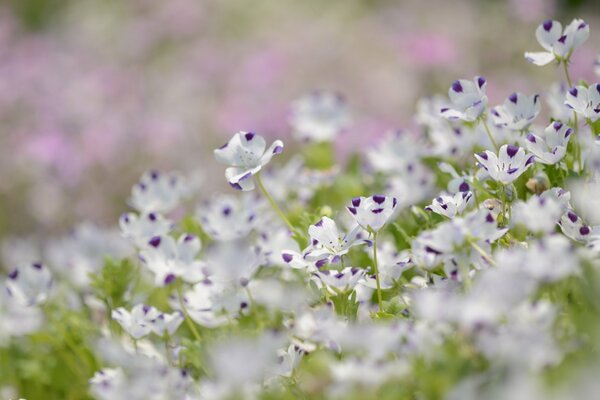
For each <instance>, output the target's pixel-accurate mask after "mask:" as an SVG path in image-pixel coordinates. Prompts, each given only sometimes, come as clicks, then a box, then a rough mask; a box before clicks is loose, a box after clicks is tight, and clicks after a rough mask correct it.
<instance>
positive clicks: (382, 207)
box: [346, 194, 398, 232]
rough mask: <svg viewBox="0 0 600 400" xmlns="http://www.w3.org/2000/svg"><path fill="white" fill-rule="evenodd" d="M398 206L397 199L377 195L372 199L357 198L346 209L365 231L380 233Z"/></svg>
mask: <svg viewBox="0 0 600 400" xmlns="http://www.w3.org/2000/svg"><path fill="white" fill-rule="evenodd" d="M397 204H398V202H397V200H396V198H395V197H389V196H382V195H377V194H376V195H373V196H371V197H355V198H354V199H352V204H351V205H349V206H348V207H346V208H347V209H348V211H349V212H350V214H352V215H353V216H354V219H355V220H356V222H357V223H358V225H360V226H361V227H362V228H363V229H365V230H367V231H369V232H378V231H380V230H381V228H383V227H384V226H385V224H386V223H387V222H388V221H389V220H390V218H391V217H392V215H393V214H394V211H395V209H396V206H397Z"/></svg>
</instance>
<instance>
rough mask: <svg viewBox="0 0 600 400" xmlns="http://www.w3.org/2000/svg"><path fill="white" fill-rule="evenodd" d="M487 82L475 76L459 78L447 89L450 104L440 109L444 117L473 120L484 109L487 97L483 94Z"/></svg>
mask: <svg viewBox="0 0 600 400" xmlns="http://www.w3.org/2000/svg"><path fill="white" fill-rule="evenodd" d="M486 85H487V82H486V80H485V78H484V77H482V76H476V77H475V78H474V79H473V81H469V80H466V79H459V80H457V81H455V82H454V83H453V84H452V86H450V89H448V97H450V101H451V102H452V105H451V106H450V107H443V108H442V109H441V110H440V113H441V115H442V116H443V117H444V118H447V119H450V120H457V119H460V120H463V121H475V120H476V119H477V118H479V117H480V116H481V115H482V114H483V112H484V111H485V107H486V105H487V101H488V98H487V96H486V94H485V88H486Z"/></svg>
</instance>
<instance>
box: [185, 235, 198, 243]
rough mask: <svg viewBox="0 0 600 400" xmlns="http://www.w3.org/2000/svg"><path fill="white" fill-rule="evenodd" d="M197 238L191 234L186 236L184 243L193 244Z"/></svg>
mask: <svg viewBox="0 0 600 400" xmlns="http://www.w3.org/2000/svg"><path fill="white" fill-rule="evenodd" d="M195 238H196V236H194V235H190V234H189V233H188V234H186V235H185V237H184V238H183V241H184V242H191V241H192V240H194V239H195Z"/></svg>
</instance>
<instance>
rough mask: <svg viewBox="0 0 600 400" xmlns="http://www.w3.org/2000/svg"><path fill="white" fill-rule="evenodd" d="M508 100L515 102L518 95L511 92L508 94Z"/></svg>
mask: <svg viewBox="0 0 600 400" xmlns="http://www.w3.org/2000/svg"><path fill="white" fill-rule="evenodd" d="M508 100H510V101H512V102H513V103H515V104H517V100H518V96H517V94H516V93H513V94H511V95H510V96H508Z"/></svg>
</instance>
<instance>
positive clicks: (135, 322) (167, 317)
mask: <svg viewBox="0 0 600 400" xmlns="http://www.w3.org/2000/svg"><path fill="white" fill-rule="evenodd" d="M111 318H112V319H114V320H115V321H117V322H118V323H119V325H121V327H122V328H123V330H125V332H127V333H128V334H129V335H130V336H131V337H132V338H134V339H136V340H137V339H140V338H142V337H144V336H146V335H148V334H150V333H152V332H154V333H156V334H157V335H160V336H162V335H164V334H165V333H169V334H173V333H175V331H176V330H177V328H178V327H179V325H181V323H182V322H183V314H182V313H181V312H179V311H176V312H174V313H172V314H165V313H162V312H160V311H159V310H157V309H156V308H154V307H151V306H148V305H146V304H138V305H136V306H134V307H133V308H132V309H131V312H130V311H127V310H126V309H125V308H123V307H119V308H117V309H115V310H113V311H112V314H111Z"/></svg>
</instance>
